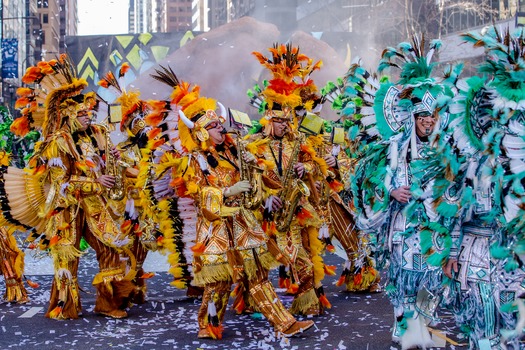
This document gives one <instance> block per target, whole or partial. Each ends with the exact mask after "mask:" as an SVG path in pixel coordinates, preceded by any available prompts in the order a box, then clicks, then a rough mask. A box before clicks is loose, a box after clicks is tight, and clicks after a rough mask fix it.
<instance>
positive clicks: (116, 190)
mask: <svg viewBox="0 0 525 350" xmlns="http://www.w3.org/2000/svg"><path fill="white" fill-rule="evenodd" d="M94 125H96V126H97V127H98V128H100V129H101V130H102V131H103V132H104V137H105V141H106V149H105V152H106V171H105V175H111V176H113V177H114V178H115V184H114V185H113V187H111V188H108V189H107V193H108V197H109V198H110V199H112V200H116V201H119V200H122V199H123V198H124V196H125V193H124V174H125V171H124V168H126V167H127V164H125V163H124V162H122V161H120V160H118V159H115V157H114V156H113V154H112V153H111V149H112V148H113V142H111V137H110V131H109V128H108V127H107V126H106V125H103V124H94Z"/></svg>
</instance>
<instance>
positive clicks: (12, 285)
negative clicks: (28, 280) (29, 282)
mask: <svg viewBox="0 0 525 350" xmlns="http://www.w3.org/2000/svg"><path fill="white" fill-rule="evenodd" d="M5 287H6V290H5V294H4V299H5V301H7V302H10V303H12V302H13V303H19V304H25V303H27V302H28V301H29V297H28V296H27V290H26V288H25V286H24V282H22V279H21V278H6V279H5Z"/></svg>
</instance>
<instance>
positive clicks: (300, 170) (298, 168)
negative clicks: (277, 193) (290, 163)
mask: <svg viewBox="0 0 525 350" xmlns="http://www.w3.org/2000/svg"><path fill="white" fill-rule="evenodd" d="M293 170H294V171H295V174H296V175H297V177H298V178H300V179H301V178H302V177H303V175H304V172H305V171H306V169H305V167H304V164H303V163H297V164H295V165H294V167H293Z"/></svg>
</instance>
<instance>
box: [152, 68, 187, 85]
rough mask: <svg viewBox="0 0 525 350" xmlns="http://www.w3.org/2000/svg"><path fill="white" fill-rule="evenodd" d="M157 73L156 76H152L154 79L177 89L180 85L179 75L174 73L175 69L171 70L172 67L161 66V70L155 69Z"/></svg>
mask: <svg viewBox="0 0 525 350" xmlns="http://www.w3.org/2000/svg"><path fill="white" fill-rule="evenodd" d="M155 72H156V74H151V77H152V78H153V79H155V80H157V81H160V82H161V83H163V84H166V85H168V86H171V87H176V86H179V85H180V80H179V78H177V75H175V72H174V71H173V69H171V67H170V66H168V67H164V66H160V70H159V69H155Z"/></svg>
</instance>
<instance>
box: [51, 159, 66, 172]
mask: <svg viewBox="0 0 525 350" xmlns="http://www.w3.org/2000/svg"><path fill="white" fill-rule="evenodd" d="M47 164H48V166H49V167H55V168H62V169H64V170H65V169H66V166H65V165H64V163H63V162H62V158H60V157H56V158H51V159H50V160H49V162H47Z"/></svg>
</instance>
